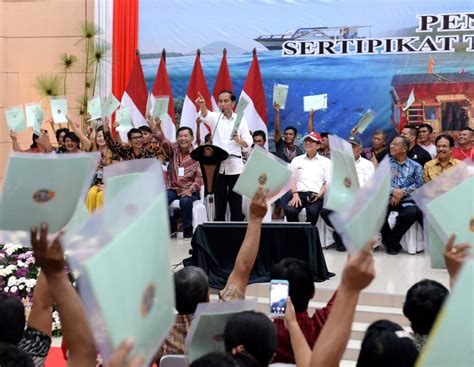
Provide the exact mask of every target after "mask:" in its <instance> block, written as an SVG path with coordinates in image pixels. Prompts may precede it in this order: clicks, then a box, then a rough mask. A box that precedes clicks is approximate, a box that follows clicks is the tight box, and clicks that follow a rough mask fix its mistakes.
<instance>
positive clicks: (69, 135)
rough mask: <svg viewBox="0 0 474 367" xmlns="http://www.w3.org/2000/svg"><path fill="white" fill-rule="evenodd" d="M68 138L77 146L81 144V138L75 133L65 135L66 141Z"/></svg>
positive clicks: (69, 132)
mask: <svg viewBox="0 0 474 367" xmlns="http://www.w3.org/2000/svg"><path fill="white" fill-rule="evenodd" d="M67 138H69V139H71V140H72V141H73V142H74V143H76V144H77V146H79V144H80V142H81V139H79V137H78V136H77V135H76V133H75V132H74V131H68V132H67V133H66V135H64V141H66V139H67Z"/></svg>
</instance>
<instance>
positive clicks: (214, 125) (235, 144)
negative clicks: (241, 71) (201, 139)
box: [196, 90, 252, 221]
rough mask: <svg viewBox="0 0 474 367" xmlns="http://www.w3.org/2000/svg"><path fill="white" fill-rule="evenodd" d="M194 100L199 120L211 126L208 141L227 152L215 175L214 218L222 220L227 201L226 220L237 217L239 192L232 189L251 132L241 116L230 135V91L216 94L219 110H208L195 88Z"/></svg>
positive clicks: (232, 120) (232, 102)
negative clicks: (198, 111) (210, 136)
mask: <svg viewBox="0 0 474 367" xmlns="http://www.w3.org/2000/svg"><path fill="white" fill-rule="evenodd" d="M198 94H199V97H198V98H197V99H196V104H197V105H198V106H199V107H200V109H201V113H200V117H202V119H203V121H204V122H205V123H207V125H208V126H209V127H210V128H211V134H212V144H214V145H217V146H218V147H220V148H222V149H224V150H225V151H226V152H227V153H229V158H227V159H226V160H225V161H223V162H222V163H221V167H220V169H219V175H218V177H217V183H216V188H215V191H214V196H215V213H216V214H215V217H214V220H215V221H224V220H225V212H226V209H227V202H228V203H229V207H230V220H231V221H241V220H243V215H242V196H241V195H239V194H237V193H236V192H234V191H233V189H234V185H235V183H236V182H237V179H238V178H239V175H240V174H241V173H242V171H243V169H244V163H243V162H242V148H247V147H249V146H250V144H252V136H251V135H250V131H249V128H248V125H247V120H246V119H245V117H242V121H241V122H240V125H239V128H238V130H237V133H236V134H234V135H232V131H233V129H234V123H235V120H236V118H237V114H235V113H234V112H233V109H234V106H235V100H236V98H235V95H234V94H233V93H232V92H231V91H227V90H223V91H221V92H220V93H219V95H218V102H217V104H218V106H219V109H220V110H221V112H220V113H218V112H213V111H208V109H207V107H206V103H205V101H204V98H203V97H202V96H201V94H200V93H199V92H198Z"/></svg>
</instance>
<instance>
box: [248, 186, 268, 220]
mask: <svg viewBox="0 0 474 367" xmlns="http://www.w3.org/2000/svg"><path fill="white" fill-rule="evenodd" d="M268 191H269V189H268V188H266V189H263V187H262V186H259V187H258V189H257V192H256V193H255V195H254V196H253V199H252V202H251V203H250V215H249V217H250V219H251V220H252V219H253V220H255V219H256V220H263V217H264V216H265V214H266V213H267V209H268V208H267V195H268Z"/></svg>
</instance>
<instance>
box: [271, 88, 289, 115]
mask: <svg viewBox="0 0 474 367" xmlns="http://www.w3.org/2000/svg"><path fill="white" fill-rule="evenodd" d="M287 97H288V86H287V85H285V84H278V83H275V85H274V86H273V104H278V105H279V106H280V108H281V109H282V110H284V109H285V104H286V99H287Z"/></svg>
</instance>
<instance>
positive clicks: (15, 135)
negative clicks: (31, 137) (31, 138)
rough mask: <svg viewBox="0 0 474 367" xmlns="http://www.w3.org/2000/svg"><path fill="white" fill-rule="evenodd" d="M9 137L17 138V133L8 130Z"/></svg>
mask: <svg viewBox="0 0 474 367" xmlns="http://www.w3.org/2000/svg"><path fill="white" fill-rule="evenodd" d="M10 139H12V140H16V139H18V135H17V133H16V131H13V130H10Z"/></svg>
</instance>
